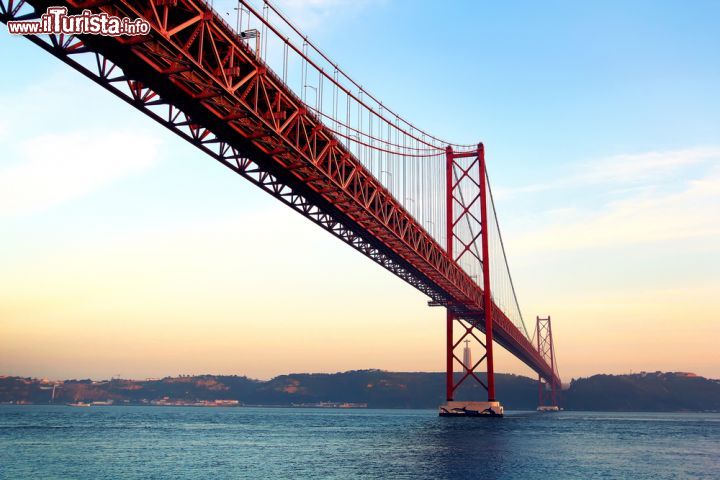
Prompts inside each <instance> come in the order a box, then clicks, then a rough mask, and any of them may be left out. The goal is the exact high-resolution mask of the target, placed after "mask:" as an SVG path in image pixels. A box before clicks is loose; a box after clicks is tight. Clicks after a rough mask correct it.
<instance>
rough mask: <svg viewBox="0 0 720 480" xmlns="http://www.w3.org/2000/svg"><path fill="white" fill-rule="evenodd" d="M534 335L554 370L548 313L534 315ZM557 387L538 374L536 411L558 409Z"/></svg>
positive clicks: (553, 353) (543, 354)
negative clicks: (545, 314) (542, 315)
mask: <svg viewBox="0 0 720 480" xmlns="http://www.w3.org/2000/svg"><path fill="white" fill-rule="evenodd" d="M535 336H536V337H537V349H538V352H540V355H541V356H542V357H543V358H544V359H545V360H546V361H547V362H548V363H549V364H550V368H551V369H552V371H553V372H555V371H556V368H557V365H555V347H554V344H553V337H552V323H551V322H550V316H549V315H548V316H547V318H540V317H536V324H535ZM559 387H560V386H559V385H557V384H556V383H555V382H549V383H548V382H545V381H543V379H542V376H540V375H538V407H537V409H538V411H543V412H556V411H558V410H560V407H559V406H558V402H557V389H558V388H559Z"/></svg>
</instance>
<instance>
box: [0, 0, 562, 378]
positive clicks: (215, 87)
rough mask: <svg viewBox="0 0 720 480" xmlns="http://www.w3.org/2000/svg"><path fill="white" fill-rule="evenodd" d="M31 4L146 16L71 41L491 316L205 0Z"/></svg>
mask: <svg viewBox="0 0 720 480" xmlns="http://www.w3.org/2000/svg"><path fill="white" fill-rule="evenodd" d="M23 3H25V2H24V0H19V1H15V2H13V1H12V0H0V4H1V5H2V6H3V9H4V12H2V14H0V17H2V18H0V20H2V21H3V22H7V20H11V19H13V17H12V12H17V11H19V6H20V5H22V4H23ZM27 3H28V4H29V5H31V6H33V7H34V8H35V10H36V13H37V12H39V13H44V11H45V10H46V8H47V7H48V6H50V5H64V6H67V7H68V9H69V11H70V13H79V12H80V11H81V10H83V9H86V8H87V9H89V10H91V11H92V12H93V13H101V12H104V13H107V14H110V15H116V16H129V17H141V18H144V19H146V20H147V21H148V22H149V23H150V25H151V27H152V30H151V33H150V34H149V35H147V36H145V37H135V38H130V39H128V38H123V37H103V38H99V37H90V36H82V37H80V39H79V41H78V40H77V39H76V40H75V43H73V44H72V46H73V48H75V49H76V50H77V51H78V52H79V51H83V50H90V51H94V52H97V53H100V54H102V55H103V56H104V57H106V58H110V59H111V60H112V61H113V62H115V63H116V64H117V65H118V66H120V67H121V68H127V69H128V71H137V72H140V71H143V72H146V73H144V74H143V75H144V78H139V79H136V80H132V81H131V80H128V81H129V82H134V83H133V86H134V87H133V88H137V89H142V88H143V87H145V86H146V85H150V86H151V87H152V88H153V89H154V90H155V91H159V90H162V91H163V93H164V94H165V97H167V98H169V99H171V100H169V101H171V102H176V103H177V104H178V105H184V106H185V107H187V109H191V110H192V111H193V114H194V121H196V122H197V123H198V125H200V126H204V128H205V129H206V130H207V128H208V127H207V126H208V125H219V123H218V122H222V128H221V129H222V131H223V132H224V134H225V135H226V137H227V139H228V141H229V142H230V143H238V142H240V141H242V142H243V143H245V144H248V145H250V146H251V147H252V148H251V150H252V152H253V153H254V155H255V156H254V157H253V160H254V161H257V162H258V163H259V164H262V166H263V168H266V169H267V170H268V171H270V172H274V173H276V174H278V175H281V176H282V177H283V178H287V181H288V182H290V183H293V184H297V185H302V187H303V188H304V189H309V190H310V191H311V192H312V194H313V198H317V199H318V201H319V202H323V203H325V204H327V205H331V206H332V210H333V211H334V212H335V213H336V214H337V215H339V216H342V218H343V221H345V222H347V223H350V224H352V227H353V228H355V229H357V230H358V231H360V232H364V234H368V235H370V236H371V237H372V239H373V241H374V242H377V243H379V244H380V245H381V246H383V247H385V248H387V250H388V251H390V252H391V253H392V256H393V257H394V258H395V259H396V260H397V261H399V262H400V263H402V264H403V265H404V266H405V267H406V268H408V269H410V270H412V271H413V272H414V276H415V277H416V278H419V279H420V281H421V282H423V283H424V284H426V285H428V286H429V287H428V288H429V290H428V291H431V292H435V294H436V295H435V297H434V298H433V300H436V301H438V302H444V303H445V304H446V305H448V306H449V307H450V309H451V310H452V311H453V313H454V314H455V315H456V316H458V317H460V318H478V317H484V316H485V314H484V305H485V304H486V303H485V302H486V300H485V298H484V297H485V295H484V292H483V289H482V288H480V287H479V286H477V285H476V284H475V283H474V282H473V280H472V279H471V278H470V277H469V276H468V275H467V274H466V273H465V272H464V271H463V270H462V269H461V268H460V266H459V265H457V263H456V262H454V261H453V260H452V258H451V257H450V256H449V255H448V253H447V252H446V251H445V250H444V249H443V248H442V247H441V246H440V245H439V244H438V243H437V242H436V241H435V240H434V239H433V238H432V237H431V236H430V235H429V234H428V233H427V231H425V229H424V228H423V227H422V226H421V225H420V224H419V223H418V222H417V221H416V220H415V219H414V218H413V217H412V216H411V215H410V214H409V212H407V211H406V210H405V209H404V208H403V206H402V205H401V204H400V203H399V202H398V201H397V200H396V199H395V198H393V196H392V195H391V194H390V192H389V191H388V190H387V189H386V188H385V187H384V186H383V185H382V184H381V183H380V182H379V181H378V180H377V179H375V178H374V177H373V175H372V174H371V173H370V172H369V171H368V170H367V169H366V168H364V166H363V165H362V164H361V163H360V162H359V161H358V160H357V159H356V158H355V157H354V156H353V155H352V153H351V152H349V151H348V150H347V149H346V148H345V147H344V146H343V144H342V143H341V142H339V141H338V140H337V139H336V138H335V136H334V134H333V133H332V132H330V131H329V130H328V129H327V128H325V127H324V126H323V124H322V122H321V121H320V119H319V117H317V116H316V115H315V114H313V113H312V112H310V111H308V109H307V108H306V106H305V104H304V103H303V102H302V100H300V99H299V98H298V97H297V96H296V95H295V94H294V93H293V92H292V90H291V89H290V88H289V87H288V86H287V85H285V84H284V83H283V82H282V80H281V79H280V78H279V77H278V76H277V75H276V74H274V73H273V72H272V71H271V70H270V69H269V68H268V67H267V65H266V64H265V63H264V62H263V61H262V60H260V59H259V58H257V57H256V56H255V54H254V53H253V52H252V51H251V50H250V49H249V47H247V45H245V44H244V43H243V42H242V41H241V40H240V39H239V37H238V35H237V34H236V33H235V32H234V31H233V30H232V29H231V27H230V26H229V25H227V23H225V22H224V21H223V20H222V19H220V18H219V17H218V16H217V15H216V14H215V12H214V11H213V10H212V9H211V8H210V7H209V5H207V4H206V3H205V2H204V1H202V0H176V1H173V2H166V1H157V0H108V1H107V2H103V3H98V2H95V1H94V0H90V1H87V0H85V1H84V0H60V1H53V2H51V3H49V2H47V1H46V0H30V1H28V2H27ZM51 39H52V41H53V42H54V43H55V48H56V49H57V51H53V52H52V53H53V54H56V55H60V54H65V53H67V52H65V51H64V50H67V49H68V47H70V46H71V45H70V43H69V40H68V39H67V38H64V39H63V38H62V37H60V40H59V41H58V40H57V39H56V38H55V37H52V38H51ZM66 63H67V62H66ZM141 67H142V68H141ZM147 72H150V73H147ZM147 100H148V99H143V98H137V99H135V102H136V103H141V102H145V101H147ZM201 141H202V139H201V138H197V139H194V142H196V143H197V142H201ZM475 154H476V152H474V151H473V152H464V153H463V152H460V153H459V155H464V156H465V155H466V156H471V155H475ZM487 304H488V305H492V302H488V303H487ZM493 307H494V305H493ZM488 310H489V311H491V315H489V316H488V317H487V318H488V319H490V320H492V321H490V322H488V321H487V320H485V319H484V318H483V319H481V320H480V321H478V322H477V324H478V326H479V328H481V329H483V328H485V325H486V324H490V325H492V327H493V329H494V332H495V336H496V339H497V341H498V343H500V344H501V345H503V346H504V347H506V348H508V350H510V351H511V352H513V353H514V354H515V355H516V356H518V358H520V359H521V360H522V361H524V362H525V363H526V364H527V365H529V366H530V367H531V368H533V369H534V370H535V371H537V372H538V373H539V374H540V375H541V376H543V377H544V378H548V379H553V376H554V373H553V371H552V369H551V368H550V366H549V365H547V363H546V362H545V361H544V359H543V358H541V357H540V355H539V354H538V352H537V350H535V348H534V347H533V346H532V345H531V343H530V341H529V340H528V339H527V338H526V337H525V336H524V335H523V334H522V332H520V331H519V329H518V328H517V327H516V326H515V325H513V324H512V322H511V321H510V320H509V319H508V318H507V317H506V316H505V314H504V313H503V312H502V311H500V309H499V308H496V307H495V308H489V309H488Z"/></svg>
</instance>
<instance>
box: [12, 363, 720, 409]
mask: <svg viewBox="0 0 720 480" xmlns="http://www.w3.org/2000/svg"><path fill="white" fill-rule="evenodd" d="M495 383H496V388H497V392H498V394H499V397H500V399H501V400H502V402H503V404H504V405H505V407H506V408H507V409H508V410H528V409H535V407H536V403H537V383H536V380H534V379H531V378H527V377H523V376H518V375H508V374H498V375H496V379H495ZM52 388H53V384H52V383H50V382H43V381H41V380H37V379H28V378H19V377H0V402H3V403H7V402H15V403H18V402H20V403H50V399H51V395H52ZM444 388H445V376H444V374H443V373H423V372H385V371H381V370H357V371H350V372H343V373H334V374H307V373H300V374H291V375H281V376H279V377H275V378H273V379H272V380H268V381H260V380H253V379H250V378H247V377H240V376H224V375H202V376H192V377H190V376H183V377H172V378H171V377H168V378H163V379H159V380H110V381H105V382H93V381H91V380H66V381H64V382H61V383H58V384H57V385H56V388H55V403H69V402H76V401H84V402H91V401H106V400H112V401H113V402H114V403H115V404H147V403H151V402H157V401H162V399H165V400H164V401H184V402H197V401H203V400H238V401H239V402H240V403H241V404H244V405H276V406H287V405H292V404H295V405H297V404H312V403H318V402H337V403H343V402H351V403H364V404H367V406H368V407H369V408H436V407H437V406H438V405H439V404H440V403H442V402H443V401H444V391H445V390H444ZM483 395H484V392H483V391H482V390H481V387H480V386H478V385H477V384H476V383H475V382H473V383H469V382H468V383H467V387H465V390H463V391H461V392H460V394H459V395H458V397H459V398H482V397H483ZM561 403H562V405H563V406H564V407H565V408H566V409H568V410H598V411H720V381H717V380H709V379H706V378H702V377H697V376H692V375H689V374H681V373H660V372H656V373H642V374H636V375H595V376H592V377H589V378H582V379H579V380H573V382H572V383H571V385H570V388H569V389H568V390H567V391H565V392H563V393H562V395H561Z"/></svg>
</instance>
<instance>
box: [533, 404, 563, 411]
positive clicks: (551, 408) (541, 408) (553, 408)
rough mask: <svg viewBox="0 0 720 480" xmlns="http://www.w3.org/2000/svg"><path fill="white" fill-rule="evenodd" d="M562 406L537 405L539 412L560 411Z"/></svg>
mask: <svg viewBox="0 0 720 480" xmlns="http://www.w3.org/2000/svg"><path fill="white" fill-rule="evenodd" d="M560 410H562V408H560V407H558V406H557V405H540V406H539V407H537V411H538V412H559V411H560Z"/></svg>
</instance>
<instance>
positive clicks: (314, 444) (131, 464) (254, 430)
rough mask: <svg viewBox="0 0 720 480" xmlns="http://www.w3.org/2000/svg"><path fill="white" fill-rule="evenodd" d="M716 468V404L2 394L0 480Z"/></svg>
mask: <svg viewBox="0 0 720 480" xmlns="http://www.w3.org/2000/svg"><path fill="white" fill-rule="evenodd" d="M378 477H389V478H413V479H425V478H427V479H444V478H447V479H461V478H477V479H512V480H516V479H517V480H520V479H522V480H526V479H540V478H542V479H565V478H567V479H595V478H598V479H600V478H602V479H611V478H622V479H625V478H626V479H684V478H703V479H720V414H638V413H622V414H619V413H578V412H561V413H557V414H537V413H534V412H533V413H520V412H518V413H510V414H508V415H507V416H506V417H505V418H503V419H467V418H466V419H463V418H439V417H438V416H437V414H436V412H435V411H429V410H328V409H279V408H278V409H270V408H267V409H263V408H224V409H223V408H180V407H90V408H73V407H65V406H27V407H21V406H0V478H2V479H35V478H38V479H43V480H47V479H61V478H62V479H65V478H68V479H92V480H99V479H156V478H157V479H160V478H173V479H205V478H208V479H224V478H253V479H254V478H273V479H274V478H339V479H346V478H378Z"/></svg>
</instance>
